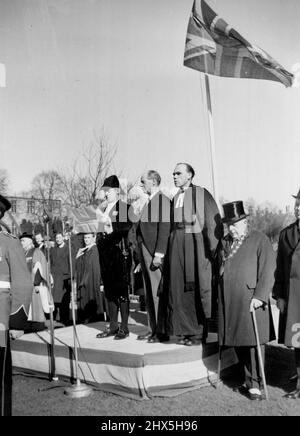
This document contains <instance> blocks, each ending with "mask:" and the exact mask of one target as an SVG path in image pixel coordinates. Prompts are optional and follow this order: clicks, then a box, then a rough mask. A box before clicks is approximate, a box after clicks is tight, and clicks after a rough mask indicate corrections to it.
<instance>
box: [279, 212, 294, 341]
mask: <svg viewBox="0 0 300 436" xmlns="http://www.w3.org/2000/svg"><path fill="white" fill-rule="evenodd" d="M273 297H274V298H275V299H278V298H282V299H283V300H285V301H286V303H287V306H286V311H285V313H283V314H280V318H279V335H278V342H280V343H284V344H285V345H286V346H288V347H295V346H297V343H295V342H294V343H293V341H292V339H293V337H294V338H295V333H296V332H297V329H296V330H295V327H294V329H293V326H294V325H295V324H300V231H299V222H298V221H296V222H295V223H294V224H291V225H290V226H288V227H286V228H285V229H283V230H282V232H281V233H280V237H279V244H278V253H277V267H276V273H275V286H274V290H273ZM298 331H299V329H298ZM296 342H297V341H296ZM298 347H300V344H299V339H298Z"/></svg>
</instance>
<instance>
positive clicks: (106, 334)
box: [96, 328, 118, 339]
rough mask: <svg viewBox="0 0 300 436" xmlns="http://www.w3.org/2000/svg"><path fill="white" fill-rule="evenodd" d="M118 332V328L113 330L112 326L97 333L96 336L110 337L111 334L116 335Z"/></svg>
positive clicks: (99, 337) (100, 337)
mask: <svg viewBox="0 0 300 436" xmlns="http://www.w3.org/2000/svg"><path fill="white" fill-rule="evenodd" d="M116 333H118V330H111V329H110V328H107V329H106V330H104V331H103V332H101V333H98V334H97V335H96V338H98V339H102V338H108V337H109V336H114V335H115V334H116Z"/></svg>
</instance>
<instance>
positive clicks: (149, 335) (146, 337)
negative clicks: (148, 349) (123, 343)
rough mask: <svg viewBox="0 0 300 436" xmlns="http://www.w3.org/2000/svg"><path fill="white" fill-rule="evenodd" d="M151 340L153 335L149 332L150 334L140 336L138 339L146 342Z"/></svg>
mask: <svg viewBox="0 0 300 436" xmlns="http://www.w3.org/2000/svg"><path fill="white" fill-rule="evenodd" d="M150 338H152V333H151V332H148V333H145V334H144V335H138V336H137V338H136V339H137V340H138V341H146V340H149V339H150Z"/></svg>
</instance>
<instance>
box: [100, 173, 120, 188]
mask: <svg viewBox="0 0 300 436" xmlns="http://www.w3.org/2000/svg"><path fill="white" fill-rule="evenodd" d="M102 188H120V182H119V179H118V177H117V176H115V175H112V176H109V177H107V178H106V179H105V180H104V182H103V185H102Z"/></svg>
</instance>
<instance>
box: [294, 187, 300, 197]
mask: <svg viewBox="0 0 300 436" xmlns="http://www.w3.org/2000/svg"><path fill="white" fill-rule="evenodd" d="M293 197H294V198H296V199H298V200H300V189H299V191H298V194H297V195H293Z"/></svg>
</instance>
